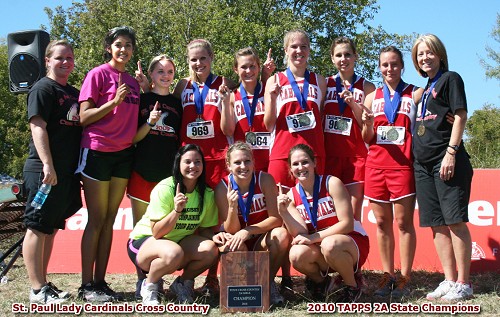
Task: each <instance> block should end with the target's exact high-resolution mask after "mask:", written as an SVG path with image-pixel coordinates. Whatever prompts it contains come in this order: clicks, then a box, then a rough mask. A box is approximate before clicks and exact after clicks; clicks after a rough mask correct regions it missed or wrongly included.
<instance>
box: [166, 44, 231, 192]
mask: <svg viewBox="0 0 500 317" xmlns="http://www.w3.org/2000/svg"><path fill="white" fill-rule="evenodd" d="M187 57H188V58H187V60H188V64H189V74H190V76H189V77H187V78H183V79H181V80H180V81H179V83H178V84H177V86H176V87H175V91H174V96H176V97H178V98H180V99H181V102H182V108H183V110H184V112H183V115H182V124H181V145H182V146H184V145H186V144H189V143H192V144H197V145H199V146H200V147H201V149H202V151H203V153H204V155H205V161H206V171H207V173H206V175H207V184H208V186H210V187H211V188H215V186H217V184H218V183H219V181H220V180H221V178H222V177H223V176H224V175H227V170H226V164H225V161H224V153H225V152H226V150H227V147H228V138H227V137H226V136H225V135H224V134H223V133H222V131H221V110H222V106H221V102H222V99H223V98H224V97H225V95H223V94H221V95H220V94H219V86H221V85H222V84H223V83H225V79H224V78H223V77H221V76H217V75H214V74H212V61H213V59H214V53H213V50H212V45H211V44H210V42H208V41H207V40H204V39H196V40H193V41H191V42H190V43H189V44H188V45H187ZM224 86H225V85H224ZM228 91H229V89H227V87H226V88H225V90H224V91H223V92H224V93H227V92H228Z"/></svg>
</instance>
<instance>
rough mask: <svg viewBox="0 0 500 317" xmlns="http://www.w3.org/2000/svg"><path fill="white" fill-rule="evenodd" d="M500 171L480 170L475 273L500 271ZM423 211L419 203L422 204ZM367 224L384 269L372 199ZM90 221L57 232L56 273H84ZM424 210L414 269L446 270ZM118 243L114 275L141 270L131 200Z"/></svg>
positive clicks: (474, 206)
mask: <svg viewBox="0 0 500 317" xmlns="http://www.w3.org/2000/svg"><path fill="white" fill-rule="evenodd" d="M499 179H500V170H483V169H479V170H474V178H473V181H472V192H471V199H470V203H469V224H468V226H469V229H470V231H471V236H472V267H471V270H472V271H473V272H484V271H498V270H499V268H500V258H499V254H498V253H499V249H500V233H499V232H500V231H499V226H500V195H499V194H500V191H499V190H498V185H499V181H498V180H499ZM416 208H417V209H418V204H417V206H416ZM362 222H363V227H364V228H365V230H366V231H367V232H368V235H369V237H370V242H371V243H370V247H371V248H370V255H369V256H368V260H367V261H366V264H365V265H364V267H363V268H364V269H370V270H380V269H381V263H380V259H379V255H378V254H379V253H378V247H377V240H376V239H377V238H376V225H375V217H374V215H373V211H372V210H371V208H370V204H369V202H368V201H367V200H365V201H364V204H363V214H362ZM86 223H87V209H86V207H85V206H84V208H82V209H81V210H80V211H78V212H77V213H76V214H75V215H74V216H72V217H71V218H69V219H68V221H67V222H66V230H61V231H59V233H58V234H57V236H56V241H55V245H54V251H53V253H52V257H51V261H50V263H49V272H51V273H80V272H81V261H80V259H81V257H80V248H81V245H80V243H81V237H82V234H83V230H84V229H85V224H86ZM418 224H419V220H418V210H415V226H416V231H417V250H416V254H415V262H414V264H413V269H414V270H426V271H441V265H440V262H439V259H438V256H437V253H436V250H435V248H434V243H433V240H432V232H431V229H429V228H420V227H419V226H418ZM113 229H114V236H113V245H112V248H111V256H110V260H109V265H108V272H110V273H133V272H135V269H134V266H133V265H132V262H131V261H130V259H129V258H128V255H127V250H126V242H127V240H128V235H129V233H130V231H131V230H132V210H131V208H130V201H129V200H128V198H124V199H123V201H122V203H121V205H120V209H119V211H118V215H117V217H116V220H115V223H114V226H113ZM394 232H395V236H396V237H395V238H396V244H395V245H396V246H397V245H398V236H397V232H398V229H397V228H396V225H395V226H394ZM397 249H398V248H397V247H396V254H395V262H396V267H397V268H398V267H399V265H398V263H399V254H398V250H397Z"/></svg>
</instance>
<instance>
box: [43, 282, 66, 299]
mask: <svg viewBox="0 0 500 317" xmlns="http://www.w3.org/2000/svg"><path fill="white" fill-rule="evenodd" d="M47 285H48V286H50V287H51V288H52V289H53V290H54V291H56V293H57V295H59V298H70V296H71V295H70V294H69V292H66V291H62V290H60V289H58V288H57V287H56V286H55V285H54V283H52V282H48V283H47Z"/></svg>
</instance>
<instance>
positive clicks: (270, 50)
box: [267, 48, 273, 61]
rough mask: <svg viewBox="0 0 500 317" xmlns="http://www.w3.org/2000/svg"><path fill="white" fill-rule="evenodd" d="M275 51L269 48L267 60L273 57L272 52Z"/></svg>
mask: <svg viewBox="0 0 500 317" xmlns="http://www.w3.org/2000/svg"><path fill="white" fill-rule="evenodd" d="M272 52H273V49H272V48H269V51H267V60H268V61H270V60H271V59H272V57H271V54H272Z"/></svg>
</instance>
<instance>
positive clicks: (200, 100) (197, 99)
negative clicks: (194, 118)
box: [192, 73, 213, 115]
mask: <svg viewBox="0 0 500 317" xmlns="http://www.w3.org/2000/svg"><path fill="white" fill-rule="evenodd" d="M212 77H213V76H212V73H210V75H208V78H207V80H206V81H205V84H204V86H203V90H202V92H201V95H200V88H199V87H198V84H197V83H195V82H194V81H193V82H192V85H193V93H194V104H195V105H196V113H197V114H198V115H202V114H203V107H204V106H205V99H206V98H207V95H208V91H209V90H210V85H211V84H212Z"/></svg>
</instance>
